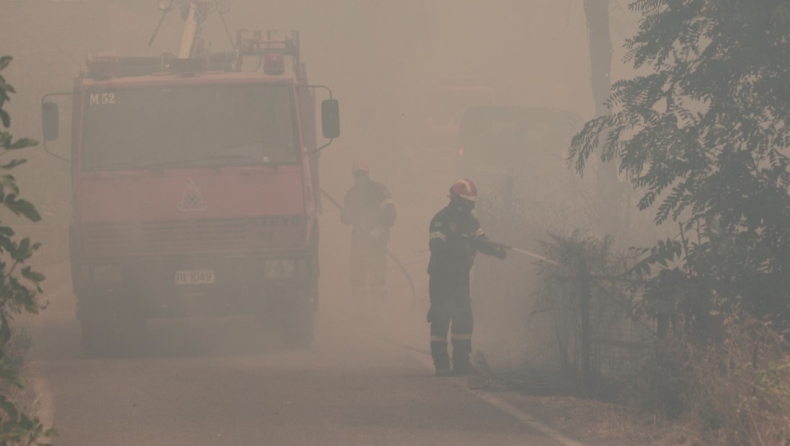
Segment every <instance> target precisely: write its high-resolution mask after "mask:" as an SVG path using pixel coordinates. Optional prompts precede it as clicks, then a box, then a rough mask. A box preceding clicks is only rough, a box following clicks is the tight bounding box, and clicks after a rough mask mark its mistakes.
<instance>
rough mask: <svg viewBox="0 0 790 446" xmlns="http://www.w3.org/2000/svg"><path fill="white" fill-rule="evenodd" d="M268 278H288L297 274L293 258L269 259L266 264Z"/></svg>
mask: <svg viewBox="0 0 790 446" xmlns="http://www.w3.org/2000/svg"><path fill="white" fill-rule="evenodd" d="M265 273H266V278H267V279H287V278H291V277H294V276H296V264H295V263H294V261H293V260H267V261H266V266H265Z"/></svg>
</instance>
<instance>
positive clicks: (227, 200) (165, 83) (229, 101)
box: [43, 2, 339, 354]
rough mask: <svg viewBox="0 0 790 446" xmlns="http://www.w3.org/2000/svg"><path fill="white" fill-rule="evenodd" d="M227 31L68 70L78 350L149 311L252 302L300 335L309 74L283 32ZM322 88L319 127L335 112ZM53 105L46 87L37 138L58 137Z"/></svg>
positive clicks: (265, 317)
mask: <svg viewBox="0 0 790 446" xmlns="http://www.w3.org/2000/svg"><path fill="white" fill-rule="evenodd" d="M171 3H172V2H171ZM181 3H183V4H187V5H188V6H189V7H191V8H195V5H197V6H200V5H201V2H181ZM191 19H192V17H189V20H191ZM188 24H189V21H188ZM192 32H193V33H194V30H193V31H192ZM235 37H236V38H235V44H234V49H233V51H231V52H227V53H213V54H207V53H202V54H201V53H199V52H195V51H193V50H194V48H195V46H196V44H195V42H192V50H190V51H187V52H186V53H182V54H180V55H179V56H184V55H188V56H189V57H177V56H174V55H162V56H158V57H118V56H96V57H89V59H88V61H87V66H86V69H85V70H84V71H83V72H82V73H81V74H80V75H79V76H77V77H76V79H75V82H74V88H73V91H72V93H71V96H72V111H71V128H72V131H71V135H72V137H71V157H70V165H71V178H72V184H71V186H72V191H73V200H72V201H73V203H72V205H73V216H72V222H71V226H70V252H71V254H70V255H71V265H72V280H73V289H74V293H75V294H76V296H77V299H78V308H77V317H78V319H79V322H80V324H81V327H82V341H83V346H84V347H85V348H86V349H87V350H88V351H90V352H92V353H97V354H104V353H112V352H116V351H119V350H122V349H123V348H124V347H125V346H126V345H127V343H128V341H129V340H130V339H133V338H135V337H136V336H137V335H138V334H139V332H140V330H141V329H142V328H143V327H144V325H145V321H146V320H147V319H148V318H151V317H167V316H190V315H230V314H251V315H255V316H256V317H258V318H260V319H261V320H262V321H264V322H265V323H267V324H276V325H277V326H278V328H279V329H280V333H281V336H282V339H283V340H284V341H285V342H286V343H288V344H289V345H292V346H295V347H307V346H309V345H310V343H311V342H312V339H313V331H314V325H315V323H316V315H317V311H318V297H319V296H318V276H319V263H318V213H319V200H320V182H319V171H318V156H319V154H318V150H320V149H321V148H323V147H321V148H319V147H317V136H316V119H315V118H316V117H315V115H316V113H315V101H316V87H314V86H311V85H310V84H309V83H308V82H307V75H306V69H305V65H304V64H303V63H302V62H301V60H300V57H299V33H298V32H296V31H239V32H237V33H236V36H235ZM183 47H184V45H183V42H182V50H183ZM250 62H251V63H250ZM321 88H323V89H325V90H328V88H326V87H321ZM329 97H330V99H327V100H324V101H323V103H322V130H323V136H324V137H325V138H327V139H329V141H330V142H331V140H332V139H334V138H336V137H337V136H339V117H338V104H337V101H336V100H334V99H331V91H329ZM57 110H58V109H57V106H56V103H55V102H53V101H51V100H48V98H47V97H45V101H43V130H44V140H45V141H53V140H55V139H57V137H58V119H59V118H58V111H57ZM327 145H328V143H327Z"/></svg>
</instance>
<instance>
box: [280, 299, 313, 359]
mask: <svg viewBox="0 0 790 446" xmlns="http://www.w3.org/2000/svg"><path fill="white" fill-rule="evenodd" d="M316 322H317V313H316V311H315V309H313V308H311V307H309V306H307V305H300V304H297V305H292V306H289V307H288V308H286V309H285V311H284V314H283V318H282V320H281V324H282V325H281V330H282V333H281V335H282V341H283V344H284V346H285V347H286V348H293V349H307V348H310V346H311V345H312V344H313V339H314V338H315V326H316Z"/></svg>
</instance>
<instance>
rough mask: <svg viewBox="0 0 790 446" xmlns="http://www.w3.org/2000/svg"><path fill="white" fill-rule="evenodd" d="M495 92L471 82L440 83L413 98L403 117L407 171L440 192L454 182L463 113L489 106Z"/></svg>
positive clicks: (480, 84) (457, 166) (489, 87)
mask: <svg viewBox="0 0 790 446" xmlns="http://www.w3.org/2000/svg"><path fill="white" fill-rule="evenodd" d="M495 92H496V90H495V89H494V88H493V87H491V86H488V85H485V84H482V83H479V82H472V81H443V82H439V83H436V84H434V85H431V86H430V87H428V88H427V89H426V90H425V91H424V92H423V93H420V94H419V95H417V97H416V99H415V104H416V106H415V107H414V111H413V112H412V113H409V114H408V116H406V123H407V124H406V126H405V129H404V130H405V132H406V135H405V141H407V143H406V144H407V147H408V149H409V152H408V156H409V158H410V163H409V164H410V165H409V168H408V171H409V172H410V174H412V175H415V176H417V177H419V178H422V179H433V183H432V185H433V186H436V187H437V188H441V189H444V188H446V187H447V185H448V184H452V182H453V181H455V180H457V179H458V178H457V177H456V174H457V172H458V168H459V165H458V148H459V137H458V135H459V128H460V124H461V118H462V116H463V114H464V111H465V110H467V109H469V108H470V107H475V106H482V105H487V104H490V103H491V102H492V101H493V100H494V99H495Z"/></svg>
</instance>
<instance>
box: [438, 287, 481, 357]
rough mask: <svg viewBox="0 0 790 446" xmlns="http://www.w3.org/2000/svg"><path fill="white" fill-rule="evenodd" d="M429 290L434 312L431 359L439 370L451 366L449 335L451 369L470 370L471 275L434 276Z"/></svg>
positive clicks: (471, 323)
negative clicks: (451, 355) (450, 350)
mask: <svg viewBox="0 0 790 446" xmlns="http://www.w3.org/2000/svg"><path fill="white" fill-rule="evenodd" d="M429 290H430V295H431V309H430V312H429V315H428V319H429V322H430V323H431V357H432V358H433V364H434V366H436V368H437V369H447V368H449V367H450V357H449V355H448V353H447V333H448V331H450V339H452V346H453V357H452V366H453V368H454V369H456V370H458V371H461V370H465V369H469V368H470V367H471V363H470V361H469V354H470V353H471V352H472V329H473V328H474V323H473V318H472V299H471V296H470V294H469V275H468V274H467V275H459V276H455V277H453V276H451V277H442V278H438V277H434V276H431V278H430V284H429Z"/></svg>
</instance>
